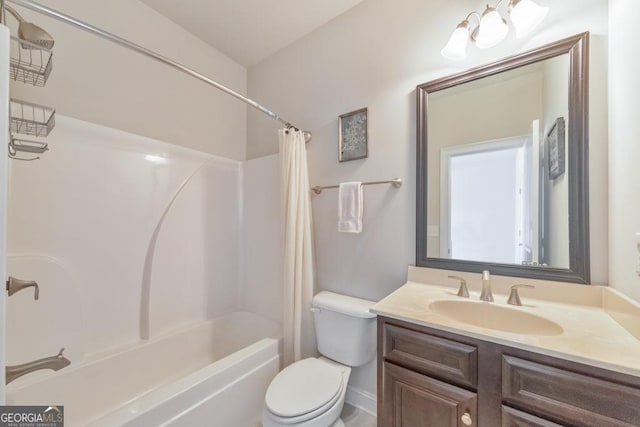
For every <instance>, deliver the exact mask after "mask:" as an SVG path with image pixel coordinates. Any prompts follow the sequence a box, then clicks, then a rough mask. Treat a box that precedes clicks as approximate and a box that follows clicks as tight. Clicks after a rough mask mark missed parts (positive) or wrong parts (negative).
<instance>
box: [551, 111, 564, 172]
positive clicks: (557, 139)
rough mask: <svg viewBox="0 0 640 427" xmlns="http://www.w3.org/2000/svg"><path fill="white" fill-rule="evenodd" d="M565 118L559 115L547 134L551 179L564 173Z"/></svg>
mask: <svg viewBox="0 0 640 427" xmlns="http://www.w3.org/2000/svg"><path fill="white" fill-rule="evenodd" d="M564 135H565V131H564V118H563V117H558V118H557V119H556V122H555V123H554V124H553V126H552V127H551V130H550V131H549V133H548V134H547V144H548V147H549V179H556V178H558V177H559V176H561V175H562V174H563V173H564V170H565V164H564V163H565V162H564V150H565V141H564Z"/></svg>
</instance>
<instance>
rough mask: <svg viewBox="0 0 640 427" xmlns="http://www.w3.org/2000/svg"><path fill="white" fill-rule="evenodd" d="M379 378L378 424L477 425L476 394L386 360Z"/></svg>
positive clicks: (386, 426) (399, 426) (393, 426)
mask: <svg viewBox="0 0 640 427" xmlns="http://www.w3.org/2000/svg"><path fill="white" fill-rule="evenodd" d="M382 381H383V391H382V393H383V396H382V399H383V403H382V405H383V412H382V414H379V418H378V426H380V427H449V426H451V427H458V426H460V427H467V426H478V421H477V419H476V418H477V413H478V402H477V395H476V393H473V392H470V391H467V390H464V389H462V388H459V387H455V386H452V385H449V384H446V383H443V382H441V381H438V380H435V379H433V378H430V377H427V376H424V375H421V374H418V373H416V372H413V371H410V370H408V369H404V368H401V367H399V366H396V365H394V364H391V363H389V362H384V364H383V378H382ZM380 415H382V416H380Z"/></svg>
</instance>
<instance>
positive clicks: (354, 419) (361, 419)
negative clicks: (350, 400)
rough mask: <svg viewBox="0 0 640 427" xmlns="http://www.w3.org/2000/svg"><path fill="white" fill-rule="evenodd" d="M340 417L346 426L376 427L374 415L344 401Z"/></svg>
mask: <svg viewBox="0 0 640 427" xmlns="http://www.w3.org/2000/svg"><path fill="white" fill-rule="evenodd" d="M340 418H342V421H344V424H345V425H346V427H376V417H374V416H373V415H369V414H368V413H366V412H364V411H362V410H360V409H358V408H355V407H353V406H351V405H348V404H346V403H345V405H344V409H342V415H341V416H340Z"/></svg>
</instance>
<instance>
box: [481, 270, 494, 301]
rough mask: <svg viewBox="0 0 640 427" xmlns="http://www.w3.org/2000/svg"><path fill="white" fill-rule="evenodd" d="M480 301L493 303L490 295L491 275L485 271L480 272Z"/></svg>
mask: <svg viewBox="0 0 640 427" xmlns="http://www.w3.org/2000/svg"><path fill="white" fill-rule="evenodd" d="M480 300H481V301H488V302H493V294H492V293H491V274H489V271H487V270H485V271H483V272H482V292H480Z"/></svg>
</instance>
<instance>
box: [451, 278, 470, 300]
mask: <svg viewBox="0 0 640 427" xmlns="http://www.w3.org/2000/svg"><path fill="white" fill-rule="evenodd" d="M447 277H449V279H456V280H459V281H460V288H459V289H458V293H457V294H456V295H458V296H459V297H462V298H469V288H467V281H466V280H465V279H463V278H462V277H460V276H447Z"/></svg>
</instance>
